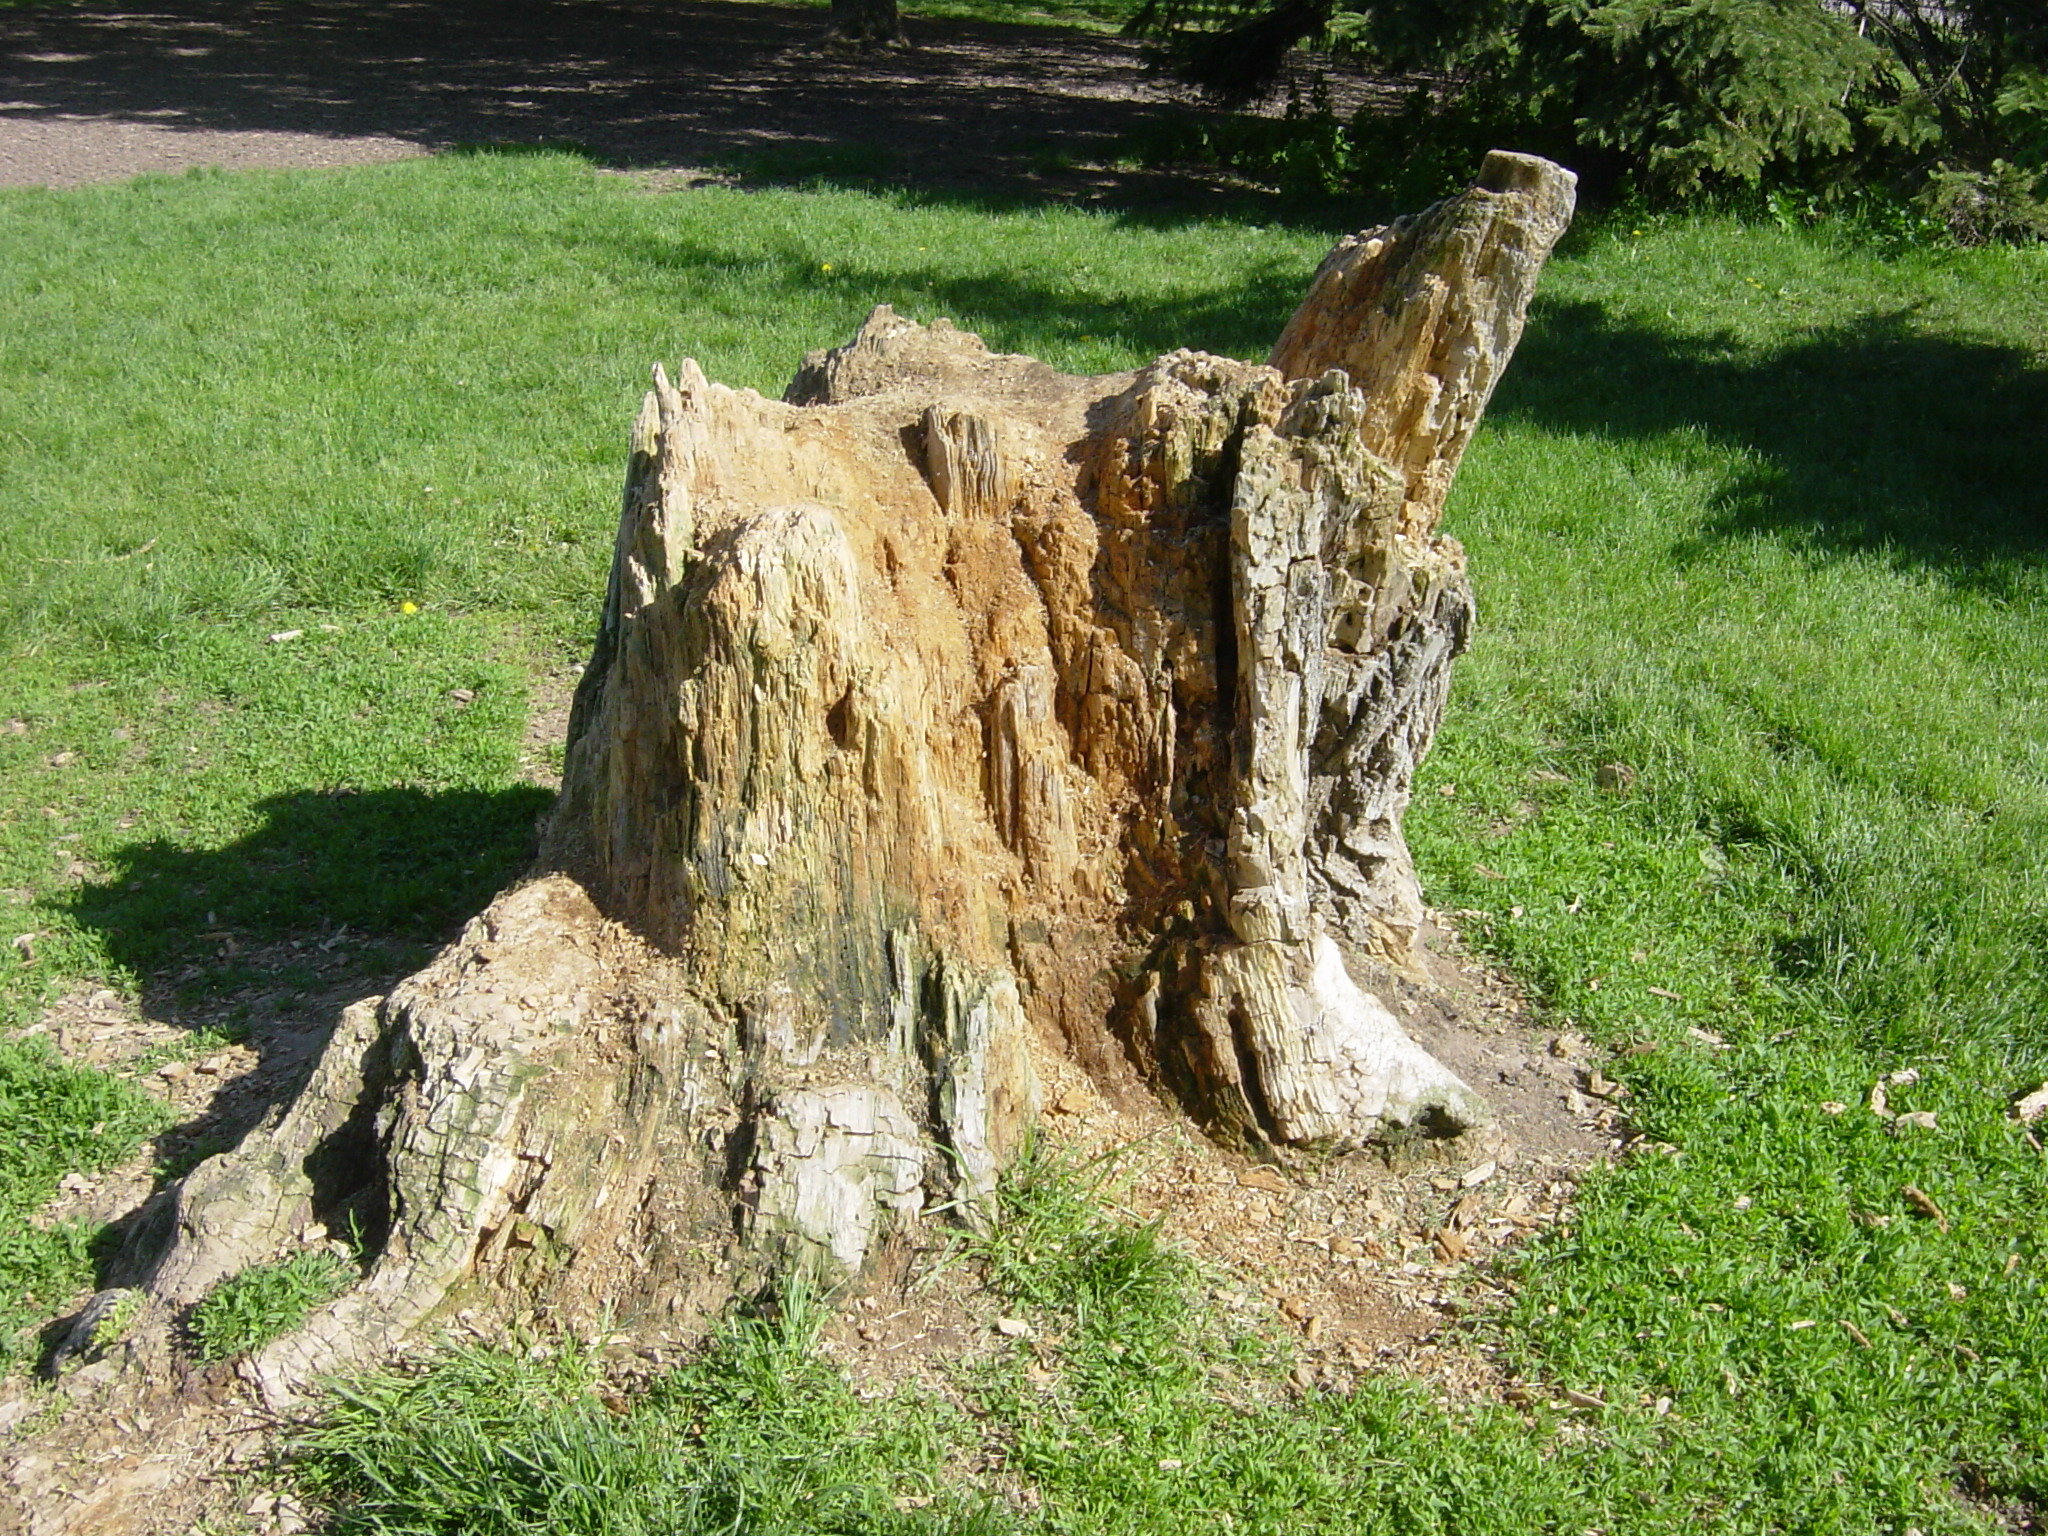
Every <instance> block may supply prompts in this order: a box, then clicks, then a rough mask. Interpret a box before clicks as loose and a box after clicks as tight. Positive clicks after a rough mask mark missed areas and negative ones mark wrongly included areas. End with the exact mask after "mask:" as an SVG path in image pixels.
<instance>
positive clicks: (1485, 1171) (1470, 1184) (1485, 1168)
mask: <svg viewBox="0 0 2048 1536" xmlns="http://www.w3.org/2000/svg"><path fill="white" fill-rule="evenodd" d="M1499 1167H1500V1164H1499V1163H1497V1162H1493V1161H1491V1160H1488V1161H1487V1162H1483V1163H1481V1164H1480V1165H1479V1166H1478V1167H1477V1168H1467V1169H1466V1170H1465V1171H1464V1173H1462V1174H1460V1175H1459V1176H1458V1182H1459V1183H1460V1184H1462V1185H1464V1186H1465V1188H1467V1189H1477V1188H1478V1187H1479V1186H1480V1185H1482V1184H1484V1183H1485V1182H1486V1181H1487V1180H1488V1179H1490V1178H1492V1177H1493V1175H1494V1173H1495V1171H1496V1170H1498V1169H1499Z"/></svg>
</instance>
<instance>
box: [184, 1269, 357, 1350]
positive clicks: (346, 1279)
mask: <svg viewBox="0 0 2048 1536" xmlns="http://www.w3.org/2000/svg"><path fill="white" fill-rule="evenodd" d="M355 1278H356V1267H355V1265H353V1264H351V1263H349V1261H348V1260H347V1259H344V1258H343V1257H341V1255H339V1254H337V1253H334V1252H332V1251H331V1250H329V1249H326V1248H309V1249H307V1250H306V1251H305V1252H303V1253H295V1254H293V1255H292V1256H291V1257H290V1258H288V1259H279V1260H278V1261H277V1262H275V1263H272V1264H257V1265H253V1266H251V1267H250V1268H248V1269H245V1270H243V1271H242V1272H241V1273H240V1274H238V1275H232V1276H230V1277H229V1278H227V1279H226V1280H223V1281H221V1282H220V1284H218V1285H216V1286H215V1287H214V1288H213V1289H212V1290H210V1291H208V1292H207V1293H206V1294H205V1295H204V1296H202V1297H200V1298H199V1302H198V1305H196V1306H194V1307H193V1308H192V1315H191V1317H190V1318H189V1319H188V1320H187V1327H188V1328H189V1330H190V1332H191V1335H192V1342H193V1345H194V1347H195V1351H196V1353H197V1354H198V1356H199V1358H200V1359H202V1360H233V1359H235V1358H236V1357H237V1356H240V1355H246V1354H248V1353H249V1352H250V1351H251V1350H254V1349H261V1348H262V1347H263V1346H264V1345H265V1344H268V1343H269V1342H270V1341H271V1340H272V1339H276V1338H282V1337H283V1336H284V1335H285V1334H287V1333H290V1332H291V1331H292V1330H293V1329H294V1328H296V1327H298V1326H299V1324H301V1323H303V1322H304V1321H305V1320H306V1314H307V1313H309V1312H311V1311H312V1310H313V1309H314V1308H315V1307H319V1306H322V1305H324V1304H326V1303H327V1302H330V1301H332V1300H334V1298H335V1297H337V1296H339V1295H340V1294H341V1293H342V1292H343V1291H345V1290H347V1289H348V1288H349V1286H350V1285H351V1284H352V1283H353V1282H354V1281H355Z"/></svg>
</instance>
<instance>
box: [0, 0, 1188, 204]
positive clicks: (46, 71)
mask: <svg viewBox="0 0 2048 1536" xmlns="http://www.w3.org/2000/svg"><path fill="white" fill-rule="evenodd" d="M821 19H822V16H821V13H820V12H819V11H816V10H810V9H804V8H799V7H789V6H775V5H760V4H729V3H717V0H682V3H671V0H581V3H576V4H560V3H554V4H550V3H544V0H514V3H509V4H507V3H484V0H434V3H432V4H424V3H408V0H270V3H259V4H253V5H251V4H245V3H242V0H141V3H137V4H134V5H122V4H118V3H113V0H88V3H86V4H83V5H78V6H68V5H57V6H50V7H46V8H45V7H31V8H28V9H25V10H10V11H6V12H0V186H29V185H49V186H72V185H78V184H81V183H86V182H94V181H106V180H113V179H117V178H121V177H126V176H131V175H134V174H136V173H138V172H142V171H175V170H180V169H183V168H185V167H188V166H194V165H219V166H225V167H230V168H245V167H251V166H327V165H342V164H358V163H366V162H373V161H380V160H390V159H395V158H400V157H404V156H409V155H417V154H426V153H431V152H433V151H434V150H437V149H444V148H447V147H449V146H452V145H457V144H495V145H508V146H511V145H533V144H544V143H550V142H554V143H570V144H575V145H578V146H580V147H581V148H583V149H584V150H585V151H587V152H588V153H590V154H592V155H594V156H595V157H596V158H598V159H599V160H600V161H601V162H602V163H604V164H606V165H609V166H612V167H615V168H619V169H639V170H672V169H676V168H682V167H705V166H731V165H733V164H735V163H736V162H744V161H746V160H747V159H749V158H750V157H751V158H753V159H754V160H756V161H757V162H758V161H759V160H760V159H761V158H762V157H763V156H766V157H767V158H768V163H769V164H770V165H771V166H775V165H777V163H778V162H779V163H780V166H781V168H783V169H784V170H790V169H794V170H797V171H799V172H801V171H804V170H820V169H822V170H843V169H847V168H849V166H851V168H853V169H857V170H859V171H860V172H861V173H862V174H866V175H874V176H878V177H879V178H880V179H883V180H893V181H901V182H905V183H911V184H917V185H923V186H930V187H935V188H947V189H954V190H959V189H973V190H979V191H984V192H992V193H1003V194H1012V195H1014V194H1019V193H1022V194H1027V195H1028V194H1030V193H1032V192H1040V193H1044V192H1049V191H1050V192H1056V193H1059V194H1061V195H1073V194H1074V193H1075V192H1076V191H1077V190H1078V191H1080V193H1081V195H1086V192H1087V187H1086V186H1085V185H1077V183H1076V182H1075V178H1074V177H1073V176H1072V174H1071V173H1070V172H1069V171H1067V170H1066V169H1064V167H1066V166H1067V165H1069V164H1070V163H1071V162H1072V161H1074V160H1075V159H1077V158H1079V159H1086V158H1089V156H1090V152H1091V151H1094V150H1097V149H1099V148H1100V147H1101V146H1102V145H1104V144H1107V143H1109V142H1111V141H1113V140H1115V139H1117V138H1118V137H1119V136H1122V135H1125V134H1129V133H1131V132H1133V131H1135V130H1138V129H1140V128H1142V127H1143V126H1144V125H1146V124H1147V123H1149V122H1154V121H1156V120H1157V119H1158V118H1159V117H1160V116H1161V115H1162V114H1164V113H1166V112H1169V111H1171V110H1174V106H1173V102H1172V100H1171V96H1170V93H1169V92H1168V91H1166V90H1165V89H1164V88H1162V87H1161V86H1159V85H1158V84H1156V83H1154V82H1152V81H1150V80H1149V79H1148V78H1147V77H1146V74H1145V70H1144V63H1143V59H1142V57H1141V54H1140V51H1139V49H1138V47H1137V45H1136V44H1134V43H1132V42H1129V41H1127V40H1125V39H1122V38H1117V37H1108V36H1102V35H1097V34H1090V33H1085V32H1075V31H1066V30H1056V29H1049V28H1036V27H1023V26H1004V25H984V24H971V23H964V22H939V21H913V22H912V23H911V33H912V36H913V39H914V41H915V42H916V43H917V46H916V47H915V48H913V49H911V50H908V51H902V52H881V53H874V54H865V55H850V54H837V53H825V52H821V51H819V49H818V46H817V44H818V38H819V33H820V25H821ZM854 145H857V146H860V148H859V150H858V152H857V153H854V152H851V151H849V150H848V146H854ZM849 156H851V159H849ZM835 157H836V158H835Z"/></svg>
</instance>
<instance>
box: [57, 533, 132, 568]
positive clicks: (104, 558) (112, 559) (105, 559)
mask: <svg viewBox="0 0 2048 1536" xmlns="http://www.w3.org/2000/svg"><path fill="white" fill-rule="evenodd" d="M155 548H156V540H155V539H151V540H150V541H149V542H148V543H147V544H140V545H137V546H136V547H135V548H134V549H131V550H129V551H128V553H127V554H125V555H87V556H83V557H81V558H79V559H75V560H65V559H61V558H59V557H58V556H56V555H38V556H36V564H37V565H114V564H118V563H119V562H120V561H123V560H133V559H134V558H135V557H136V556H137V555H146V554H148V553H149V552H150V551H151V550H152V549H155Z"/></svg>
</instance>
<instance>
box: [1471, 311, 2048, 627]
mask: <svg viewBox="0 0 2048 1536" xmlns="http://www.w3.org/2000/svg"><path fill="white" fill-rule="evenodd" d="M1493 410H1494V412H1495V413H1496V414H1497V416H1499V417H1500V418H1503V419H1511V420H1513V419H1519V420H1522V421H1527V422H1530V423H1533V424H1535V425H1538V426H1541V427H1544V428H1546V429H1550V430H1556V431H1565V432H1573V433H1584V434H1587V435H1589V436H1594V437H1605V438H1617V437H1619V438H1636V439H1643V440H1649V439H1655V438H1660V437H1664V436H1667V435H1669V434H1672V433H1675V432H1679V431H1683V430H1686V429H1694V430H1697V431H1700V432H1703V433H1704V434H1705V435H1706V437H1707V438H1708V439H1709V440H1710V441H1711V442H1714V443H1717V444H1725V445H1733V446H1737V447H1741V448H1744V449H1747V450H1749V452H1750V453H1751V454H1752V455H1753V460H1754V462H1753V465H1752V467H1750V468H1748V469H1747V470H1745V471H1744V472H1743V473H1741V474H1738V475H1736V476H1735V477H1733V478H1732V479H1731V480H1730V481H1729V482H1728V483H1727V484H1726V485H1725V486H1724V487H1723V489H1722V490H1721V492H1720V494H1719V495H1718V497H1717V498H1716V502H1715V506H1714V510H1713V515H1712V516H1711V518H1710V519H1709V520H1708V521H1707V523H1706V524H1705V526H1704V527H1703V528H1701V529H1700V531H1699V533H1698V535H1697V536H1696V537H1695V538H1693V539H1690V540H1687V541H1685V542H1683V543H1681V544H1680V546H1679V548H1678V550H1677V553H1678V555H1679V557H1680V558H1682V559H1683V558H1687V557H1691V558H1699V557H1701V556H1703V555H1704V554H1705V553H1706V552H1707V550H1708V549H1709V548H1710V547H1711V546H1713V545H1715V544H1719V543H1723V542H1727V541H1730V540H1737V539H1743V538H1749V537H1755V536H1758V535H1768V536H1772V537H1778V538H1783V539H1786V540H1789V541H1791V542H1793V543H1795V544H1797V545H1799V546H1801V547H1803V548H1805V549H1806V550H1808V551H1810V552H1811V553H1812V554H1814V555H1816V556H1820V557H1832V556H1841V555H1882V556H1885V557H1888V558H1890V559H1892V560H1894V561H1897V562H1901V563H1904V564H1907V565H1911V566H1913V567H1916V568H1919V569H1923V570H1926V571H1929V572H1932V573H1935V574H1938V575H1940V576H1942V577H1943V578H1944V579H1946V580H1949V581H1952V582H1954V583H1956V584H1958V585H1962V586H1968V587H1972V588H1976V589H1979V590H1983V591H1986V592H1989V593H1992V594H1994V595H2007V594H2011V593H2013V592H2016V591H2018V590H2020V589H2022V588H2026V587H2034V586H2038V585H2039V582H2040V576H2041V569H2040V568H2041V562H2042V558H2043V556H2044V554H2048V469H2044V465H2048V458H2044V451H2043V446H2042V444H2043V434H2044V432H2048V369H2044V368H2042V366H2041V365H2040V364H2039V362H2038V361H2036V359H2035V358H2034V357H2033V356H2032V355H2031V354H2030V353H2029V352H2027V351H2026V350H2024V349H2023V348H2020V347H2011V346H1999V345H1994V344H1991V343H1986V342H1973V341H1962V340H1957V339H1954V338H1952V337H1944V336H1938V335H1931V334H1928V333H1927V332H1925V331H1923V330H1921V329H1919V328H1917V327H1916V326H1915V324H1914V321H1913V316H1912V313H1911V312H1910V311H1898V312H1894V313H1890V314H1883V315H1871V316H1865V317H1861V318H1858V319H1856V320H1853V321H1850V322H1847V323H1845V324H1840V325H1833V326H1826V327H1818V328H1815V329H1813V330H1811V331H1808V332H1806V333H1804V334H1803V335H1801V336H1800V337H1799V338H1798V339H1796V340H1794V341H1791V342H1789V343H1787V344H1786V345H1783V346H1781V347H1778V348H1776V349H1773V350H1759V349H1756V348H1753V347H1750V346H1748V345H1745V344H1743V343H1740V342H1737V341H1734V340H1732V339H1729V338H1726V337H1712V336H1686V335H1675V334H1672V333H1671V332H1667V331H1661V330H1656V329H1653V328H1650V327H1648V326H1644V325H1640V324H1636V323H1632V322H1629V321H1625V320H1618V319H1616V318H1614V317H1613V316H1611V315H1610V314H1609V313H1607V311H1605V310H1604V309H1602V308H1601V307H1600V306H1599V305H1597V304H1590V303H1567V304H1557V303H1547V302H1545V301H1543V300H1542V299H1540V298H1539V299H1538V301H1537V303H1536V305H1535V307H1534V309H1533V311H1532V314H1531V318H1530V324H1529V328H1528V331H1527V333H1526V334H1525V335H1524V337H1523V339H1522V344H1521V347H1520V349H1519V351H1518V352H1517V353H1516V356H1515V362H1514V366H1513V367H1512V368H1511V369H1510V370H1509V374H1508V378H1507V381H1506V382H1505V383H1504V384H1503V386H1502V388H1501V391H1500V394H1499V396H1498V398H1497V399H1496V400H1495V402H1494V405H1493Z"/></svg>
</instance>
